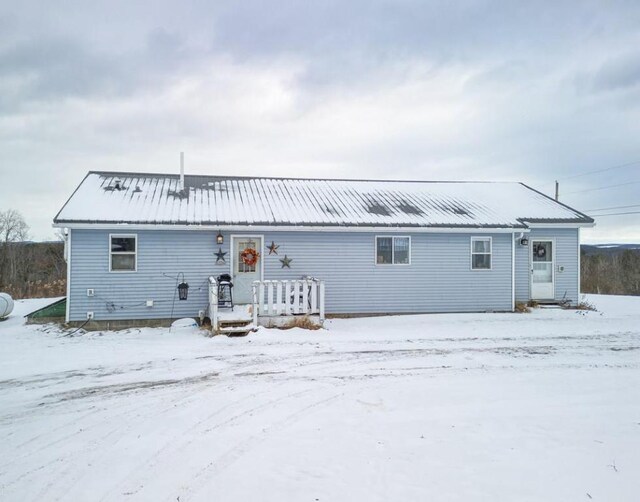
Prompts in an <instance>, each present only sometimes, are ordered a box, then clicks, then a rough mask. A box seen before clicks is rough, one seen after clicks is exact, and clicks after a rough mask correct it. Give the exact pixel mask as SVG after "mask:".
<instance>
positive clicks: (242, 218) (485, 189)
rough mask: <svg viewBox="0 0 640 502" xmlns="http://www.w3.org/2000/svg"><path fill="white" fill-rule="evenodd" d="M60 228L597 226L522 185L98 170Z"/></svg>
mask: <svg viewBox="0 0 640 502" xmlns="http://www.w3.org/2000/svg"><path fill="white" fill-rule="evenodd" d="M54 222H55V223H56V224H57V225H64V224H74V223H75V224H78V223H97V224H155V225H158V224H161V225H164V224H169V225H212V226H230V225H238V226H246V225H251V226H301V227H309V226H311V227H313V226H328V227H331V226H342V227H350V226H370V227H470V228H473V227H476V228H477V227H496V228H526V226H527V225H526V223H545V222H548V223H576V224H580V223H592V222H593V220H592V219H591V218H589V217H588V216H586V215H584V214H582V213H580V212H578V211H576V210H574V209H571V208H570V207H568V206H565V205H564V204H560V203H558V202H556V201H555V200H553V199H551V198H549V197H547V196H546V195H543V194H542V193H540V192H537V191H536V190H533V189H531V188H529V187H528V186H526V185H524V184H522V183H514V182H441V181H434V182H425V181H373V180H328V179H294V178H258V177H256V178H253V177H246V178H244V177H225V176H191V175H186V176H185V189H184V190H183V191H180V186H179V176H178V175H171V174H144V173H114V172H93V171H92V172H89V173H88V174H87V176H86V177H85V178H84V180H83V181H82V182H81V183H80V186H78V188H77V189H76V190H75V192H74V193H73V194H72V195H71V197H70V198H69V200H68V201H67V203H66V204H65V205H64V207H63V208H62V209H61V210H60V212H59V213H58V215H57V216H56V218H55V219H54Z"/></svg>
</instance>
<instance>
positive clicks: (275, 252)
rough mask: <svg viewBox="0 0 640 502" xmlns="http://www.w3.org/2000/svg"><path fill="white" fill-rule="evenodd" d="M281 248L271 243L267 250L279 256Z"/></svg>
mask: <svg viewBox="0 0 640 502" xmlns="http://www.w3.org/2000/svg"><path fill="white" fill-rule="evenodd" d="M279 247H280V246H277V245H276V243H275V242H273V241H271V245H270V246H267V249H268V250H269V254H278V248H279Z"/></svg>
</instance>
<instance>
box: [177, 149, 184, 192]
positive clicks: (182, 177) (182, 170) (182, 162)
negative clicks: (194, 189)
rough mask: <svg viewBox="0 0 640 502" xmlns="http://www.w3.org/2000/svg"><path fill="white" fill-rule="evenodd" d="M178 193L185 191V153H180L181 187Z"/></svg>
mask: <svg viewBox="0 0 640 502" xmlns="http://www.w3.org/2000/svg"><path fill="white" fill-rule="evenodd" d="M178 191H179V192H182V191H184V152H180V185H179V186H178Z"/></svg>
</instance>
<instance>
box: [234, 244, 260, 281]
mask: <svg viewBox="0 0 640 502" xmlns="http://www.w3.org/2000/svg"><path fill="white" fill-rule="evenodd" d="M247 248H250V249H256V243H255V242H253V241H240V242H238V261H237V263H238V267H237V270H238V272H239V273H241V274H245V273H246V274H248V273H252V272H255V271H256V266H257V265H258V262H257V261H256V263H255V264H253V265H247V264H246V263H245V262H244V261H242V252H243V251H244V250H245V249H247Z"/></svg>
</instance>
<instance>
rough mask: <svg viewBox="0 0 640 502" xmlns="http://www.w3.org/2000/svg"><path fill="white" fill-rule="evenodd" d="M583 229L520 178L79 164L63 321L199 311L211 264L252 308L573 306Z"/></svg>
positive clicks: (366, 310)
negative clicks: (215, 171) (345, 176)
mask: <svg viewBox="0 0 640 502" xmlns="http://www.w3.org/2000/svg"><path fill="white" fill-rule="evenodd" d="M593 224H594V223H593V219H592V218H590V217H588V216H586V215H585V214H583V213H581V212H579V211H576V210H575V209H572V208H570V207H568V206H566V205H564V204H562V203H559V202H557V201H555V200H553V199H551V198H549V197H547V196H546V195H544V194H542V193H540V192H538V191H536V190H534V189H532V188H530V187H528V186H526V185H524V184H522V183H513V182H495V183H494V182H423V181H373V180H329V179H294V178H260V177H234V176H199V175H198V176H193V175H186V176H185V175H172V174H146V173H126V172H89V173H88V174H87V175H86V177H85V178H84V179H83V180H82V182H81V183H80V185H79V186H78V187H77V188H76V190H75V191H74V192H73V194H72V195H71V197H70V198H69V199H68V200H67V202H66V203H65V204H64V206H63V208H62V209H61V210H60V212H59V213H58V214H57V216H56V217H55V220H54V226H56V227H61V228H64V229H66V234H67V259H68V284H67V311H66V319H67V321H70V322H80V321H82V322H84V321H86V320H87V319H88V318H92V319H93V320H94V321H108V322H114V321H121V322H125V321H126V322H133V321H138V322H142V321H143V322H153V321H151V320H155V322H166V321H168V320H169V319H174V318H177V317H185V316H189V317H194V316H198V315H200V317H206V316H210V315H212V305H211V303H212V302H213V303H216V305H215V306H214V307H215V308H217V303H218V302H217V301H216V298H213V297H212V296H211V295H212V284H214V283H215V278H216V277H218V276H220V275H222V274H229V275H230V276H231V277H232V282H233V283H234V287H233V290H232V291H233V299H234V303H235V304H236V305H243V304H245V305H251V304H254V309H253V314H254V315H256V316H257V315H263V314H265V315H266V313H271V314H282V313H291V312H292V311H293V312H295V311H299V312H305V311H306V310H305V309H307V307H308V305H310V302H311V298H312V297H313V301H314V306H313V309H314V312H317V311H318V308H319V307H318V305H319V302H320V296H321V300H322V302H323V305H322V307H323V310H326V313H327V314H382V313H385V314H386V313H418V312H424V313H429V312H477V311H512V310H513V309H514V307H515V304H516V302H526V301H528V300H530V299H535V300H540V301H555V302H566V303H570V304H576V303H577V302H578V301H579V293H580V275H579V269H580V228H582V227H590V226H593ZM211 278H213V279H211ZM302 278H314V279H305V280H304V281H303V282H300V280H301V279H302ZM212 280H214V282H213V283H212V282H211V281H212ZM320 283H321V286H322V291H321V290H320V288H316V284H317V285H320ZM186 285H188V289H187V288H186V287H185V286H186ZM312 285H313V288H311V286H312ZM179 286H181V288H182V289H180V288H179ZM216 287H217V286H216ZM213 293H214V294H215V293H216V292H213ZM185 294H186V299H184V300H181V299H180V297H181V295H182V296H184V295H185ZM303 295H304V296H305V299H304V301H302V300H301V301H300V302H298V301H297V298H298V297H300V298H302V297H303ZM307 296H308V298H307ZM294 297H295V298H296V301H295V302H294V300H293V299H294ZM212 298H213V299H212ZM218 300H219V299H218ZM292 302H294V303H296V304H297V305H295V306H292V305H290V303H292ZM295 309H299V310H295ZM222 311H225V309H222V308H221V309H220V312H222ZM307 313H308V312H307ZM217 316H218V314H216V319H217Z"/></svg>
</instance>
